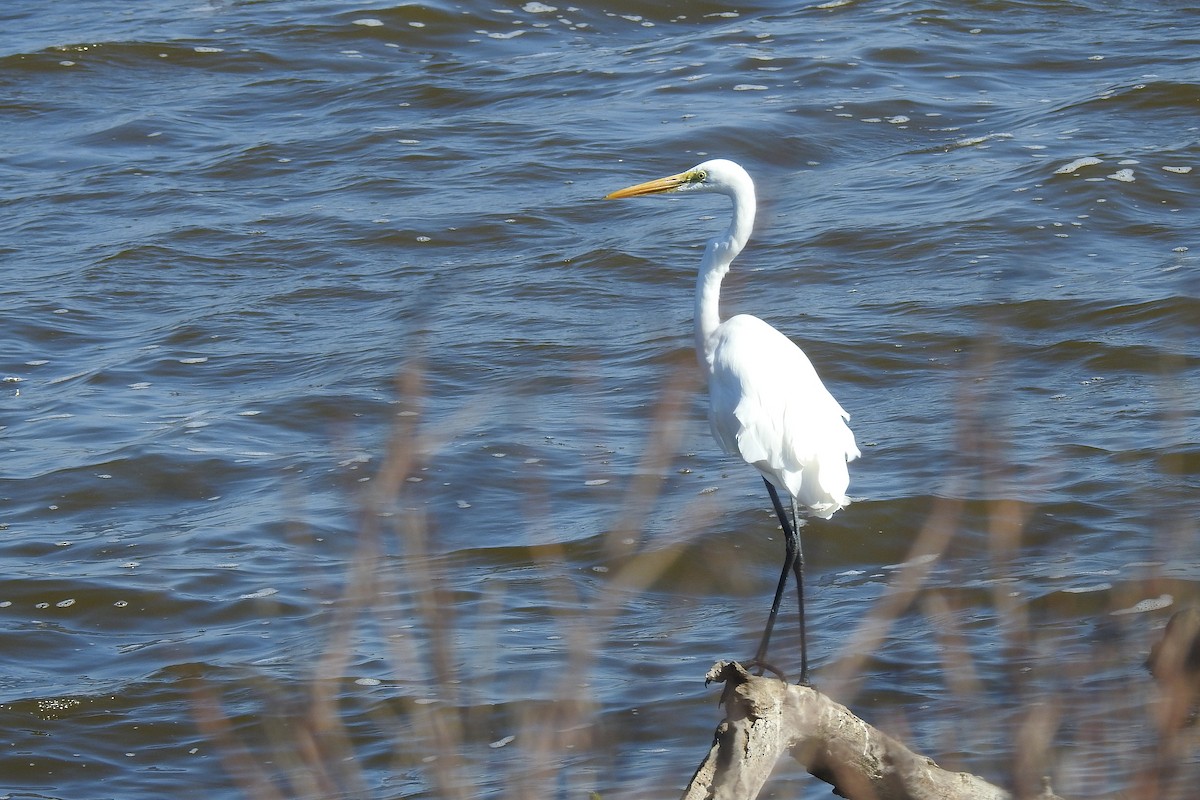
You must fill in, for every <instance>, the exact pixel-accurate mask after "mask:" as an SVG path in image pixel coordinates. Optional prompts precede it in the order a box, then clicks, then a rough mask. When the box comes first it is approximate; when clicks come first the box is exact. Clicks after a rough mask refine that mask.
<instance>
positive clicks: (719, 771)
mask: <svg viewBox="0 0 1200 800" xmlns="http://www.w3.org/2000/svg"><path fill="white" fill-rule="evenodd" d="M708 681H710V682H712V681H715V682H718V683H724V684H725V690H724V693H723V694H722V696H721V703H722V705H724V706H725V715H726V716H725V720H724V721H722V722H721V724H720V725H719V726H717V731H716V734H715V736H714V737H713V745H712V748H711V749H710V750H709V753H708V756H707V757H706V758H705V759H704V761H703V762H701V764H700V767H699V768H698V769H697V770H696V774H695V775H694V776H693V777H692V780H691V783H689V784H688V787H687V789H686V790H685V791H684V793H683V800H753V799H754V798H755V797H757V796H758V793H759V791H760V790H761V789H762V787H763V785H764V784H765V783H766V781H767V778H768V777H769V776H770V774H771V770H772V769H774V767H775V763H776V762H777V761H778V760H779V759H780V758H781V757H782V756H783V755H784V754H785V753H790V754H791V756H792V757H793V758H795V759H796V760H797V761H798V762H799V763H800V764H801V765H802V766H803V767H804V768H805V769H806V770H808V772H809V774H811V775H813V776H814V777H816V778H819V779H821V780H823V781H825V782H826V783H828V784H830V785H831V786H832V787H833V791H834V793H835V794H837V795H840V796H841V797H845V798H848V800H1012V795H1011V794H1009V793H1008V792H1007V791H1005V790H1003V789H1001V788H1000V787H998V786H995V785H993V784H991V783H988V782H987V781H985V780H983V779H982V778H979V777H977V776H975V775H971V774H968V773H965V772H949V771H947V770H944V769H942V768H941V767H939V766H938V765H937V764H935V763H934V761H933V759H931V758H927V757H925V756H922V755H918V754H916V753H914V752H912V751H911V750H909V749H908V748H907V747H905V746H904V745H903V744H901V743H900V742H898V741H897V740H895V739H893V738H892V737H890V736H888V735H886V734H884V733H881V732H880V731H878V730H876V729H875V728H873V727H871V726H870V725H868V724H867V723H866V722H863V721H862V720H861V719H859V718H858V717H856V716H855V715H854V714H852V713H851V712H850V710H849V709H847V708H846V707H845V706H843V705H840V704H838V703H835V702H834V701H833V700H830V699H829V698H828V697H826V696H825V695H823V694H821V693H820V692H818V691H816V690H815V689H812V688H810V687H807V686H794V685H791V684H788V683H784V682H783V681H781V680H778V679H777V678H762V677H758V676H754V675H751V674H749V673H748V672H747V671H746V670H745V668H743V667H742V665H741V664H738V663H736V662H728V661H721V662H718V663H717V664H716V665H715V666H714V667H713V668H712V669H711V670H709V672H708ZM1039 800H1059V799H1058V798H1057V796H1056V795H1054V794H1053V793H1052V792H1050V790H1049V788H1046V790H1045V792H1044V793H1043V794H1042V795H1040V796H1039Z"/></svg>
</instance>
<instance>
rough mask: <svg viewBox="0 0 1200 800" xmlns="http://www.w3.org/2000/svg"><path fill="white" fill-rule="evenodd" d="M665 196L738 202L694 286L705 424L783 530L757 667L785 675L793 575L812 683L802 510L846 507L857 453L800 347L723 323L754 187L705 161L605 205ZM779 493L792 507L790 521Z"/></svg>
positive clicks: (804, 662) (733, 321) (737, 323)
mask: <svg viewBox="0 0 1200 800" xmlns="http://www.w3.org/2000/svg"><path fill="white" fill-rule="evenodd" d="M666 192H678V193H688V194H692V193H701V192H715V193H717V194H723V195H725V196H727V197H728V198H729V199H730V200H732V201H733V220H732V221H731V222H730V224H729V230H727V231H726V232H725V233H724V234H722V235H721V236H716V237H714V238H712V239H709V240H708V246H707V247H706V248H705V250H704V258H703V259H702V260H701V261H700V273H699V275H698V277H697V279H696V309H695V336H696V356H697V358H698V359H699V361H700V368H701V369H702V370H704V372H705V374H706V375H707V377H708V396H709V415H708V419H709V424H710V426H711V427H712V434H713V437H714V438H715V439H716V440H717V442H718V443H719V444H720V445H721V447H722V448H723V449H724V450H725V452H727V453H729V454H730V455H736V456H741V458H742V459H743V460H744V461H745V462H746V463H747V464H750V465H752V466H754V467H756V468H757V469H758V471H759V472H760V473H762V477H763V482H764V483H766V485H767V491H768V492H769V493H770V495H771V503H772V504H773V505H774V506H775V513H776V514H777V515H778V517H779V524H780V525H781V526H782V527H783V532H784V543H785V552H784V561H783V572H782V573H781V574H780V576H779V583H778V585H777V586H776V588H775V599H774V601H773V602H772V604H771V613H770V616H768V617H767V627H766V629H765V630H764V631H763V636H762V641H761V642H760V643H759V645H758V651H757V652H756V653H755V654H754V661H753V662H752V664H754V665H755V666H758V667H759V669H760V671H761V670H762V669H763V668H766V669H771V670H772V671H773V672H776V673H777V674H779V671H778V670H776V669H775V668H774V667H771V666H770V665H769V664H768V663H767V661H766V658H767V645H768V643H769V642H770V640H771V630H772V629H773V628H774V626H775V616H776V614H778V612H779V602H780V600H781V598H782V597H783V590H784V587H785V586H786V585H787V578H788V573H789V572H792V573H794V574H795V576H796V592H797V594H798V596H799V605H800V682H801V683H802V684H806V685H807V684H808V642H807V639H806V636H805V626H804V551H803V550H802V549H801V546H800V532H799V526H800V522H801V518H800V510H799V509H800V508H801V507H802V508H803V509H804V510H805V512H807V513H808V514H810V515H812V516H816V517H820V518H822V519H829V518H830V517H832V516H833V514H834V512H836V511H837V510H838V509H839V508H841V507H843V506H845V505H847V504H848V503H849V502H850V500H849V498H847V497H846V487H847V486H849V485H850V473H849V470H848V469H847V467H846V465H847V464H848V463H849V462H850V461H853V460H854V459H855V458H857V457H858V456H859V455H861V454H860V453H859V451H858V447H857V446H855V444H854V434H853V433H851V431H850V428H849V426H847V425H846V421H847V420H849V419H850V415H849V414H847V413H846V411H845V409H843V408H842V407H841V405H839V404H838V402H837V400H835V399H834V398H833V395H831V394H830V393H829V390H828V389H826V388H825V385H824V384H823V383H821V379H820V378H819V377H818V376H817V371H816V370H815V369H813V365H812V362H810V361H809V360H808V356H806V355H804V351H802V350H801V349H800V348H799V347H797V346H796V345H795V344H793V343H792V341H791V340H790V339H788V338H787V337H786V336H784V335H783V334H782V333H780V332H779V331H777V330H775V329H774V328H772V327H771V326H770V325H768V324H767V323H765V322H763V321H762V320H761V319H759V318H757V317H753V316H750V315H749V314H738V315H737V316H734V317H730V318H729V319H727V320H725V321H724V322H722V321H721V315H720V309H719V303H720V297H721V279H722V278H724V277H725V273H726V272H728V271H729V265H730V264H732V263H733V260H734V259H735V258H737V255H738V253H740V252H741V251H742V248H743V247H745V246H746V241H747V240H748V239H749V238H750V229H751V228H752V227H753V226H754V210H755V201H754V182H753V181H752V180H751V179H750V176H749V175H748V174H747V173H746V170H744V169H742V167H741V166H739V165H738V164H735V163H734V162H732V161H727V160H725V159H715V160H713V161H705V162H704V163H703V164H699V165H697V166H695V167H692V168H691V169H689V170H687V171H686V172H681V173H679V174H678V175H670V176H668V177H666V178H659V179H658V180H653V181H648V182H646V183H639V184H637V185H636V186H630V187H628V188H626V189H621V190H620V191H616V192H613V193H612V194H610V195H608V197H607V199H610V200H614V199H618V198H622V197H638V196H640V195H648V194H662V193H666ZM778 490H783V491H784V492H786V493H787V495H788V498H789V499H790V501H791V512H792V515H791V519H790V520H789V519H788V515H787V513H786V512H785V511H784V507H783V503H782V502H780V499H779V492H778Z"/></svg>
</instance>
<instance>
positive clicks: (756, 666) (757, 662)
mask: <svg viewBox="0 0 1200 800" xmlns="http://www.w3.org/2000/svg"><path fill="white" fill-rule="evenodd" d="M743 666H744V667H745V668H746V671H747V672H753V673H754V674H755V675H758V676H759V677H760V678H761V677H762V674H763V673H764V672H770V673H771V674H772V675H774V676H775V677H776V678H779V680H781V681H783V682H784V683H787V682H788V679H787V676H786V675H784V674H783V670H781V669H779V668H778V667H776V666H774V665H772V664H769V663H767V662H766V661H763V660H762V659H761V658H754V659H751V660H750V661H748V662H746V663H745V664H744V665H743Z"/></svg>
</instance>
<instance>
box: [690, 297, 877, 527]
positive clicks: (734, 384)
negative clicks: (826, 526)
mask: <svg viewBox="0 0 1200 800" xmlns="http://www.w3.org/2000/svg"><path fill="white" fill-rule="evenodd" d="M712 352H713V360H712V363H711V365H710V374H709V398H710V404H711V405H710V417H709V421H710V423H711V424H712V429H713V435H714V436H715V437H716V439H717V441H718V442H720V444H721V446H722V447H723V448H724V449H725V450H726V451H727V452H729V453H731V454H734V455H739V456H741V457H742V458H743V459H744V460H745V461H747V462H748V463H750V464H753V465H754V466H756V467H758V469H759V471H760V472H762V473H763V475H764V476H766V477H767V479H768V480H770V481H771V482H772V483H774V484H775V485H776V486H778V487H779V488H782V489H786V490H787V491H788V492H789V493H790V494H791V495H792V496H793V497H795V498H796V500H797V502H799V503H800V504H801V505H804V506H806V507H808V508H809V509H810V510H811V511H812V512H813V513H815V514H818V515H819V516H831V515H832V514H833V512H834V511H836V510H837V509H838V508H840V507H841V506H843V505H846V504H847V503H848V502H849V501H848V500H847V498H846V488H847V486H849V482H850V476H849V471H848V470H847V468H846V464H847V462H849V461H852V460H853V459H855V458H857V457H858V455H859V450H858V447H857V446H856V445H855V443H854V434H853V433H852V432H851V431H850V428H849V426H848V425H847V424H846V421H847V420H848V419H849V418H850V415H849V414H847V413H846V411H845V409H843V408H842V407H841V405H839V404H838V402H837V400H835V399H834V397H833V395H831V394H830V393H829V391H828V390H827V389H826V388H825V385H824V384H823V383H822V382H821V379H820V377H818V375H817V372H816V370H815V369H814V368H813V365H812V363H811V362H810V361H809V360H808V357H807V356H806V355H804V352H803V351H802V350H801V349H800V348H799V347H797V346H796V345H795V344H793V343H792V341H791V340H789V339H788V338H787V337H786V336H784V335H783V334H782V333H780V332H779V331H777V330H775V329H774V328H772V327H771V326H770V325H768V324H767V323H765V322H763V321H762V320H760V319H758V318H757V317H752V316H749V315H744V314H743V315H739V316H736V317H732V318H730V319H728V320H726V321H725V322H724V323H722V324H721V326H720V328H718V330H717V333H716V342H715V345H714V347H713V351H712Z"/></svg>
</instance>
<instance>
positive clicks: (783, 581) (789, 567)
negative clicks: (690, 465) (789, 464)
mask: <svg viewBox="0 0 1200 800" xmlns="http://www.w3.org/2000/svg"><path fill="white" fill-rule="evenodd" d="M763 483H765V484H766V485H767V491H768V492H769V493H770V495H771V503H772V504H773V505H774V506H775V514H776V515H777V516H778V517H779V524H780V525H781V526H782V527H783V543H784V556H783V570H782V571H781V572H780V573H779V583H778V584H777V585H776V587H775V599H774V600H773V601H772V602H771V613H770V615H769V616H768V617H767V627H766V629H765V630H764V631H763V637H762V641H761V642H760V643H759V645H758V652H756V653H755V654H754V662H753V663H754V664H757V665H759V666H760V667H766V668H768V669H770V670H771V671H772V672H774V673H776V674H777V675H781V676H782V674H781V673H780V672H779V670H777V669H775V668H774V667H771V666H770V665H769V664H768V663H767V660H766V659H767V646H768V645H769V644H770V642H771V631H773V630H774V629H775V617H776V616H777V615H778V614H779V604H780V602H781V601H782V600H783V590H784V587H785V586H787V578H788V573H789V572H794V573H795V575H796V579H797V580H801V575H802V573H803V571H802V569H801V566H800V564H799V563H798V562H797V559H798V558H799V557H800V538H799V536H798V535H797V534H796V526H795V514H796V507H795V502H793V503H792V521H790V522H789V520H788V517H787V512H786V511H784V510H783V503H781V502H779V493H778V492H776V491H775V487H774V486H773V485H771V482H770V481H768V480H767V479H766V478H763ZM801 586H802V587H803V584H801ZM760 674H761V673H760ZM800 682H801V683H802V684H804V685H806V686H807V685H808V649H807V645H806V643H805V641H804V594H803V591H801V595H800Z"/></svg>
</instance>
